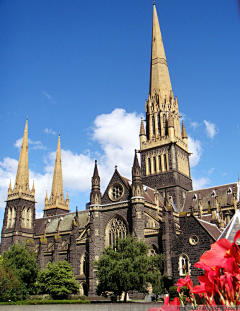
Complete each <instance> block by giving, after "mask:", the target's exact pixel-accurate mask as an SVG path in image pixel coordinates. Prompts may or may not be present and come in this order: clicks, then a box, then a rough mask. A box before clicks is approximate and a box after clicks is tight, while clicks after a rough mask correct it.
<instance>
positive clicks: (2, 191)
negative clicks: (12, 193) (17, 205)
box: [0, 158, 18, 209]
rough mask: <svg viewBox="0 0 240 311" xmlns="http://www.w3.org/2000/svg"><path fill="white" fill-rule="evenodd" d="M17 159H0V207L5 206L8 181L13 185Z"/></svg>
mask: <svg viewBox="0 0 240 311" xmlns="http://www.w3.org/2000/svg"><path fill="white" fill-rule="evenodd" d="M17 166H18V161H17V160H15V159H11V158H4V159H3V161H0V209H3V208H5V206H6V203H5V202H4V201H6V199H7V192H8V187H9V183H10V180H11V184H12V186H13V183H14V180H15V177H16V172H17Z"/></svg>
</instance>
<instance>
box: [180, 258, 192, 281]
mask: <svg viewBox="0 0 240 311" xmlns="http://www.w3.org/2000/svg"><path fill="white" fill-rule="evenodd" d="M190 266H191V264H190V262H189V258H188V256H187V255H186V254H181V255H180V256H179V262H178V270H179V275H180V276H185V275H186V273H187V274H190V272H191V270H190Z"/></svg>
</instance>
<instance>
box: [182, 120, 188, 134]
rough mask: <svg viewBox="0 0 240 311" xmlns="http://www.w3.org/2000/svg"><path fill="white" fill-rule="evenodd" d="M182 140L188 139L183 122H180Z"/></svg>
mask: <svg viewBox="0 0 240 311" xmlns="http://www.w3.org/2000/svg"><path fill="white" fill-rule="evenodd" d="M182 138H188V137H187V132H186V129H185V125H184V121H182Z"/></svg>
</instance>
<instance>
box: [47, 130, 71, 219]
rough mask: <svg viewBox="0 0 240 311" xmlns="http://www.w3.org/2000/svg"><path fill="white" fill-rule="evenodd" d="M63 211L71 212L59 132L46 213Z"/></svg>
mask: <svg viewBox="0 0 240 311" xmlns="http://www.w3.org/2000/svg"><path fill="white" fill-rule="evenodd" d="M62 212H69V199H68V195H67V198H66V201H65V200H64V195H63V178H62V160H61V145H60V134H59V137H58V145H57V153H56V160H55V166H54V173H53V182H52V191H51V196H50V199H49V200H48V197H47V194H46V198H45V207H44V215H46V216H50V215H56V214H60V213H62Z"/></svg>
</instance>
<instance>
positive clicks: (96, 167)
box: [93, 160, 99, 177]
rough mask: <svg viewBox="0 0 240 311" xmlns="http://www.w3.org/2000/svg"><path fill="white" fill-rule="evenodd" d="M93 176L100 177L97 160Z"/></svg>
mask: <svg viewBox="0 0 240 311" xmlns="http://www.w3.org/2000/svg"><path fill="white" fill-rule="evenodd" d="M93 176H94V177H96V176H99V174H98V166H97V160H95V167H94V172H93Z"/></svg>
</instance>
